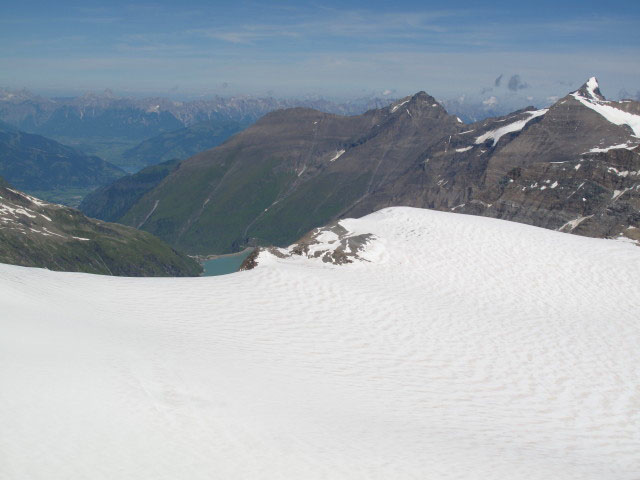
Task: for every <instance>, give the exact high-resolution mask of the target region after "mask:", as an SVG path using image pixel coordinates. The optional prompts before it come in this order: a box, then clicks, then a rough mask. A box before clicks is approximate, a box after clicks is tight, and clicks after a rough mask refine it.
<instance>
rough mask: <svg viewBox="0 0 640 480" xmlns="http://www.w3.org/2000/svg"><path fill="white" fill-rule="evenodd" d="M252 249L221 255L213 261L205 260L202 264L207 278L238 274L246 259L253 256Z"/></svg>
mask: <svg viewBox="0 0 640 480" xmlns="http://www.w3.org/2000/svg"><path fill="white" fill-rule="evenodd" d="M251 252H253V249H252V248H247V249H246V250H243V251H242V252H238V253H232V254H229V255H221V256H219V257H216V258H212V259H211V260H205V261H204V263H203V264H202V266H203V268H204V273H203V274H202V275H203V276H205V277H212V276H214V275H226V274H228V273H234V272H237V271H238V270H239V269H240V265H242V262H244V259H245V258H247V257H248V256H249V255H251Z"/></svg>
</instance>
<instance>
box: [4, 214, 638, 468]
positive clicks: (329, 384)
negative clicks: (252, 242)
mask: <svg viewBox="0 0 640 480" xmlns="http://www.w3.org/2000/svg"><path fill="white" fill-rule="evenodd" d="M341 224H342V225H343V226H344V227H345V228H347V229H348V230H349V231H350V232H352V233H353V234H363V233H371V234H373V236H374V240H372V241H371V242H370V243H369V244H367V246H366V247H365V248H366V250H368V252H365V253H366V255H363V257H364V258H367V259H369V260H370V261H368V262H366V261H360V262H356V263H353V264H349V265H342V266H335V265H330V264H324V263H323V262H322V261H321V260H319V259H307V258H301V257H297V258H291V259H278V258H276V257H274V256H272V255H271V254H269V253H262V254H261V255H260V258H259V261H260V265H259V266H258V267H257V268H256V269H255V270H251V271H248V272H240V273H237V274H233V275H228V276H222V277H207V278H191V279H188V278H183V279H128V278H113V277H103V276H92V275H86V274H73V273H55V272H49V271H46V270H39V269H29V268H22V267H14V266H7V265H0V305H1V308H2V310H1V312H2V313H1V314H0V385H1V386H2V388H0V432H2V433H1V434H0V478H3V479H5V478H7V479H9V478H10V479H13V480H15V479H69V478H91V479H115V478H117V479H171V480H176V479H190V480H191V479H212V478H220V479H278V478H286V479H315V478H329V479H359V478H381V479H421V480H424V479H438V480H443V479H478V480H480V479H482V480H490V479H505V480H507V479H508V480H516V479H527V480H536V479H545V480H548V479H554V480H559V479H570V480H575V479H580V480H596V479H597V480H603V479H607V480H616V479H626V480H632V479H638V478H639V477H638V472H640V387H639V385H640V322H639V320H638V304H639V303H640V288H639V287H638V272H640V248H638V247H636V246H633V245H631V244H627V243H625V242H617V241H613V240H599V239H591V238H585V237H578V236H573V235H568V234H563V233H558V232H553V231H549V230H544V229H540V228H535V227H530V226H526V225H522V224H517V223H509V222H505V221H500V220H494V219H488V218H482V217H472V216H466V215H459V214H452V213H443V212H435V211H428V210H419V209H411V208H389V209H385V210H381V211H379V212H376V213H374V214H371V215H368V216H367V217H364V218H362V219H358V220H343V221H342V222H341ZM326 241H327V242H330V241H331V238H329V237H327V238H326Z"/></svg>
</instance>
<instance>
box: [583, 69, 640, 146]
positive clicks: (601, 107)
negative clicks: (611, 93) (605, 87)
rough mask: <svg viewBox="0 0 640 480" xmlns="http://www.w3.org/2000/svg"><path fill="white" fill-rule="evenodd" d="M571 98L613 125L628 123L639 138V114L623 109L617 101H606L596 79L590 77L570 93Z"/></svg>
mask: <svg viewBox="0 0 640 480" xmlns="http://www.w3.org/2000/svg"><path fill="white" fill-rule="evenodd" d="M571 96H572V97H573V98H575V99H576V100H578V101H579V102H580V103H582V104H583V105H584V106H585V107H587V108H590V109H591V110H593V111H595V112H597V113H599V114H600V115H602V116H603V117H604V118H605V119H606V120H608V121H609V122H611V123H613V124H614V125H628V126H629V127H630V128H631V130H633V135H634V136H635V137H638V138H640V115H637V114H635V113H631V112H628V111H625V110H623V109H621V108H619V107H620V104H619V103H618V102H610V101H607V100H606V99H605V98H604V96H603V95H602V93H600V87H599V85H598V80H596V78H595V77H591V78H590V79H589V80H587V82H586V83H585V84H584V85H583V86H582V87H580V89H579V90H577V91H575V92H573V93H572V94H571Z"/></svg>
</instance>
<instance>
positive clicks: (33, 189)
mask: <svg viewBox="0 0 640 480" xmlns="http://www.w3.org/2000/svg"><path fill="white" fill-rule="evenodd" d="M124 173H125V172H124V171H122V170H121V169H119V168H118V167H116V166H115V165H112V164H110V163H109V162H106V161H104V160H102V159H101V158H99V157H95V156H90V155H85V154H83V153H81V152H78V151H77V150H75V149H73V148H71V147H68V146H66V145H62V144H60V143H58V142H56V141H54V140H51V139H49V138H45V137H42V136H40V135H33V134H30V133H25V132H21V131H19V130H17V129H15V128H13V127H11V126H8V125H6V124H5V125H4V126H3V125H0V175H2V176H3V177H5V178H6V179H7V181H9V182H10V183H11V184H12V185H15V186H16V187H17V188H19V189H21V190H24V191H27V192H30V193H39V194H44V195H43V196H45V197H47V198H50V197H49V196H48V195H47V194H48V193H56V192H58V193H59V192H60V191H65V190H68V189H88V190H90V189H93V188H95V187H97V186H100V185H105V184H107V183H110V182H112V181H113V180H115V179H116V178H118V177H121V176H122V175H124ZM55 200H59V199H57V198H55Z"/></svg>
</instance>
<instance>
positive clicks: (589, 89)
mask: <svg viewBox="0 0 640 480" xmlns="http://www.w3.org/2000/svg"><path fill="white" fill-rule="evenodd" d="M576 93H577V94H579V95H580V96H582V97H585V98H587V99H588V100H600V101H604V100H606V98H604V95H602V92H600V85H599V84H598V79H597V78H596V77H591V78H590V79H589V80H587V81H586V82H585V83H584V85H582V86H581V87H580V88H579V89H578V90H577V91H576Z"/></svg>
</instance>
